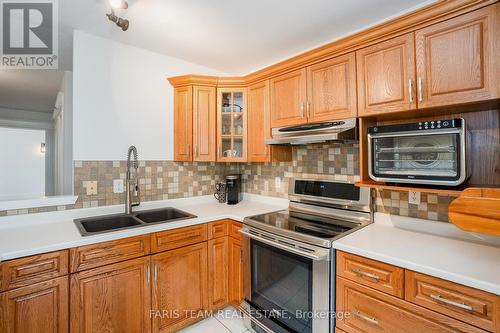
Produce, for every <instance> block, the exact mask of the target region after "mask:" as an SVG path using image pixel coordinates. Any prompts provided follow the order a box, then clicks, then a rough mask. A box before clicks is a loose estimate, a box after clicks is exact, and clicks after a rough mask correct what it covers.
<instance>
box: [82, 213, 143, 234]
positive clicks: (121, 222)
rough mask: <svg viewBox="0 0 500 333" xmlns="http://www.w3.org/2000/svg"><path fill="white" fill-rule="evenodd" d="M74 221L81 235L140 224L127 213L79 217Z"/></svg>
mask: <svg viewBox="0 0 500 333" xmlns="http://www.w3.org/2000/svg"><path fill="white" fill-rule="evenodd" d="M75 223H76V225H77V227H78V229H79V230H80V233H81V234H82V235H83V236H87V235H91V234H96V233H103V232H109V231H114V230H122V229H126V228H132V227H136V226H140V225H142V223H141V221H139V220H137V219H136V218H135V217H133V216H129V215H114V216H103V217H95V218H88V219H80V220H75Z"/></svg>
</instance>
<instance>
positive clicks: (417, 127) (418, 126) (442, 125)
mask: <svg viewBox="0 0 500 333" xmlns="http://www.w3.org/2000/svg"><path fill="white" fill-rule="evenodd" d="M462 126H463V120H462V119H460V118H458V119H443V120H429V121H420V122H418V123H410V124H397V125H383V126H373V127H369V128H368V133H370V134H377V133H390V132H410V131H425V130H439V129H449V128H460V127H462Z"/></svg>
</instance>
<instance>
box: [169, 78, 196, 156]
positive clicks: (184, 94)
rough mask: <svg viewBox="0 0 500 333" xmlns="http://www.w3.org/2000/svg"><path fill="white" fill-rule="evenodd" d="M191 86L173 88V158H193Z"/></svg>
mask: <svg viewBox="0 0 500 333" xmlns="http://www.w3.org/2000/svg"><path fill="white" fill-rule="evenodd" d="M192 151H193V87H192V86H187V87H179V88H175V89H174V160H175V161H192V160H193V155H192Z"/></svg>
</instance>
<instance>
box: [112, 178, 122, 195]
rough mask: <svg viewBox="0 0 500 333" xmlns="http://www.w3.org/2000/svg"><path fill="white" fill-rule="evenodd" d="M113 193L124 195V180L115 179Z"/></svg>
mask: <svg viewBox="0 0 500 333" xmlns="http://www.w3.org/2000/svg"><path fill="white" fill-rule="evenodd" d="M113 193H123V179H113Z"/></svg>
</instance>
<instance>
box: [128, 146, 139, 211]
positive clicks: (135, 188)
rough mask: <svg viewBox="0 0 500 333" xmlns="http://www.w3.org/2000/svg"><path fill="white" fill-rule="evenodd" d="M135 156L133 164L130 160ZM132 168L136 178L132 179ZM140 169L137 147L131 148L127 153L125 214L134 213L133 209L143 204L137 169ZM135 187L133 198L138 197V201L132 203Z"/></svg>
mask: <svg viewBox="0 0 500 333" xmlns="http://www.w3.org/2000/svg"><path fill="white" fill-rule="evenodd" d="M132 155H133V156H134V161H133V162H131V161H130V158H131V157H132ZM131 167H134V178H133V179H132V177H131V173H130V170H131ZM138 168H139V161H138V160H137V148H135V146H130V147H129V148H128V153H127V179H126V180H125V214H130V213H132V207H135V206H139V205H140V204H141V190H140V189H139V176H138V172H137V169H138ZM131 185H132V186H133V192H134V194H133V196H134V197H136V199H137V201H136V202H132V190H131V188H130V187H131Z"/></svg>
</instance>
